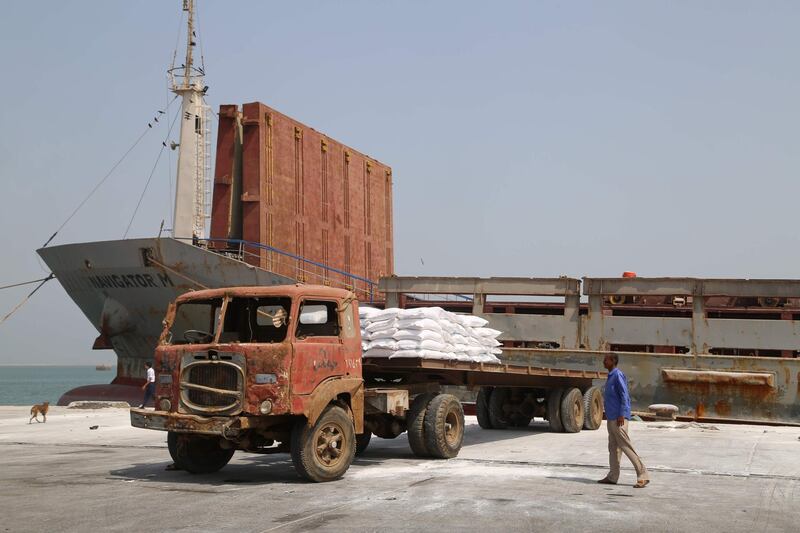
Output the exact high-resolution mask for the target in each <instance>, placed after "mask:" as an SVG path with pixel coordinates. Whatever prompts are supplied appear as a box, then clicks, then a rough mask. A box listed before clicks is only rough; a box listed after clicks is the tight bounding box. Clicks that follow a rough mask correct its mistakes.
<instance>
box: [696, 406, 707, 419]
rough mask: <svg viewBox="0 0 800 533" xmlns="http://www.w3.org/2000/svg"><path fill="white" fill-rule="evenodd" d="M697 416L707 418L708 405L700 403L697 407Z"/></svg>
mask: <svg viewBox="0 0 800 533" xmlns="http://www.w3.org/2000/svg"><path fill="white" fill-rule="evenodd" d="M695 413H696V416H695V418H705V416H706V406H705V404H703V403H698V404H697V406H696V407H695Z"/></svg>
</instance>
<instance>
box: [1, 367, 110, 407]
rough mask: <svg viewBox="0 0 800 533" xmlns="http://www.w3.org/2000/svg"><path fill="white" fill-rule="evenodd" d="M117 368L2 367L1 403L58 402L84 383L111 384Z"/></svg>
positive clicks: (30, 403)
mask: <svg viewBox="0 0 800 533" xmlns="http://www.w3.org/2000/svg"><path fill="white" fill-rule="evenodd" d="M115 370H116V369H114V370H104V371H101V370H96V369H95V367H93V366H0V405H33V404H35V403H42V402H48V401H49V402H50V404H51V405H55V404H56V402H58V399H59V398H60V397H61V395H62V394H64V393H65V392H67V391H68V390H70V389H74V388H75V387H80V386H81V385H95V384H99V383H111V380H112V379H114V377H115V376H116V372H115Z"/></svg>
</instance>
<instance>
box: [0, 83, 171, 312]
mask: <svg viewBox="0 0 800 533" xmlns="http://www.w3.org/2000/svg"><path fill="white" fill-rule="evenodd" d="M177 98H178V95H177V94H176V95H175V97H173V98H172V100H170V101H169V102H168V103H167V105H166V107H165V108H164V109H159V110H158V111H157V112H156V114H155V115H154V116H153V118H152V119H151V120H150V122H148V123H147V128H145V130H144V131H143V132H142V134H141V135H139V137H137V139H136V140H135V141H134V142H133V144H132V145H131V147H130V148H128V149H127V150H126V151H125V153H124V154H122V157H120V158H119V159H118V160H117V162H116V163H114V165H112V167H111V169H110V170H109V171H108V172H107V173H106V174H105V175H104V176H103V177H102V179H100V181H98V182H97V184H95V186H94V187H93V188H92V190H90V191H89V194H87V195H86V197H84V199H83V200H81V202H80V203H79V204H78V206H77V207H76V208H75V209H74V210H73V211H72V213H70V215H69V216H68V217H67V218H66V219H65V220H64V222H62V223H61V225H60V226H59V227H58V229H56V230H55V231H54V232H53V234H52V235H50V238H49V239H47V241H45V243H44V244H43V245H42V248H47V245H49V244H50V243H51V242H53V239H55V238H56V235H58V232H60V231H61V230H62V229H64V226H66V225H67V224H68V223H69V221H70V220H72V219H73V218H74V217H75V215H77V214H78V211H80V210H81V208H82V207H83V206H84V205H85V204H86V202H88V201H89V199H90V198H91V197H92V196H94V194H95V193H96V192H97V190H98V189H100V187H101V186H102V185H103V184H104V183H105V182H106V181H108V178H110V177H111V175H112V174H113V173H114V171H115V170H116V169H117V167H119V166H120V165H121V164H122V162H123V161H125V159H126V158H127V157H128V155H129V154H130V153H131V152H133V150H134V148H136V147H137V146H138V145H139V143H140V142H142V139H144V137H145V136H146V135H147V133H148V132H149V131H150V130H152V129H153V124H154V123H158V117H159V115H165V114H166V113H167V111H168V110H169V108H170V106H171V105H172V104H173V103H174V102H175V100H176V99H177ZM176 116H177V115H176ZM174 123H175V121H174V120H173V123H172V124H174ZM170 129H172V126H171V125H170ZM164 146H165V143H163V144H162V148H161V150H162V152H163V150H164ZM159 157H161V155H160V154H159ZM156 164H158V160H156ZM150 178H152V172H151V175H150ZM149 183H150V179H148V184H149ZM146 190H147V188H146V186H145V191H146ZM142 196H144V192H143V193H142ZM139 201H140V203H141V198H140V200H139ZM136 209H137V210H138V209H139V207H138V205H137V207H136ZM134 216H136V211H134ZM131 221H133V219H131ZM128 229H130V225H129V226H128ZM125 233H126V234H127V230H126V232H125ZM55 277H56V276H55V274H53V273H52V272H50V273H48V275H47V277H44V278H40V279H35V280H31V281H24V282H21V283H12V284H10V285H4V286H2V287H0V290H2V289H10V288H12V287H21V286H23V285H31V284H33V283H38V285H37V286H36V287H35V288H34V289H33V290H32V291H31V292H29V293H28V295H27V296H25V298H23V299H22V301H20V302H19V303H18V304H17V305H15V306H14V308H13V309H11V311H9V312H8V313H6V315H5V316H4V317H3V318H1V319H0V325H2V324H3V323H4V322H5V321H6V320H8V319H9V318H11V316H12V315H14V313H16V312H17V311H19V310H20V309H21V308H22V306H23V305H25V304H26V303H27V302H28V301H29V300H30V299H31V297H32V296H33V295H34V294H36V292H37V291H38V290H39V289H41V288H42V287H43V286H44V284H45V283H47V282H48V281H50V280H51V279H53V278H55Z"/></svg>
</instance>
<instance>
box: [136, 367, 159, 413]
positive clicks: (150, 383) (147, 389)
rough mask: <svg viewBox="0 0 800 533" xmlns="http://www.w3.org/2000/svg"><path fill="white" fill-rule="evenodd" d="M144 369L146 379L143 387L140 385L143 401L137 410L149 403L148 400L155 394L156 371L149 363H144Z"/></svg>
mask: <svg viewBox="0 0 800 533" xmlns="http://www.w3.org/2000/svg"><path fill="white" fill-rule="evenodd" d="M144 367H145V368H146V369H147V379H146V380H145V382H144V385H142V390H143V391H144V399H143V400H142V404H141V405H140V406H139V409H141V408H143V407H144V406H146V405H147V404H148V403H150V400H152V399H153V397H154V396H155V394H156V371H155V370H153V363H151V362H150V361H145V363H144Z"/></svg>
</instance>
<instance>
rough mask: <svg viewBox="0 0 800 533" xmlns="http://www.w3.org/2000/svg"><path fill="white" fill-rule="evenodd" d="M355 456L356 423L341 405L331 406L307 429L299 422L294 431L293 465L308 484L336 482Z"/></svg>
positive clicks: (304, 423)
mask: <svg viewBox="0 0 800 533" xmlns="http://www.w3.org/2000/svg"><path fill="white" fill-rule="evenodd" d="M355 454H356V435H355V428H354V427H353V420H352V419H351V418H350V415H348V414H347V412H346V411H345V410H344V409H342V408H341V407H339V406H336V405H329V406H328V408H327V409H325V411H323V412H322V414H321V415H320V417H319V419H317V422H316V423H315V424H314V425H313V426H312V427H308V424H307V423H306V422H304V421H301V422H298V423H297V425H295V427H294V430H293V431H292V463H294V468H295V470H297V473H298V474H300V475H301V476H303V477H304V478H306V479H308V480H309V481H317V482H321V481H333V480H334V479H338V478H340V477H342V476H343V475H344V473H345V472H347V469H348V468H350V464H351V463H352V462H353V457H354V456H355Z"/></svg>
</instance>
